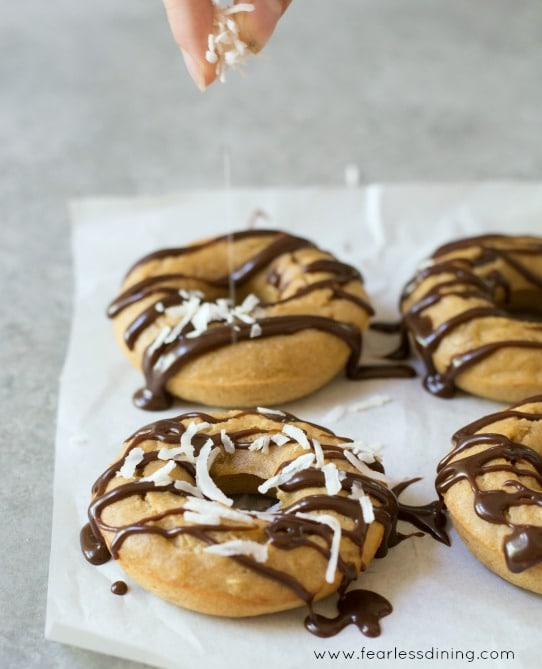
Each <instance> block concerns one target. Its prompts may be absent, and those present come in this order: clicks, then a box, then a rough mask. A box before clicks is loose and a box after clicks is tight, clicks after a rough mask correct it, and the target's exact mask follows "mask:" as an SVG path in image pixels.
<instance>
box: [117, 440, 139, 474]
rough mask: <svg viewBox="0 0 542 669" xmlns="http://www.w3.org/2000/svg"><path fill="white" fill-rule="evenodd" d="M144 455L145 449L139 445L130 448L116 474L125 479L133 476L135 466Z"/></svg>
mask: <svg viewBox="0 0 542 669" xmlns="http://www.w3.org/2000/svg"><path fill="white" fill-rule="evenodd" d="M144 455H145V451H144V450H143V449H142V448H140V447H139V446H137V447H136V448H132V450H131V451H130V452H129V453H128V455H127V456H126V457H125V458H124V464H123V465H122V467H121V468H120V469H119V470H118V472H117V476H122V478H125V479H131V478H133V477H134V474H135V470H136V467H137V465H138V464H139V463H140V462H141V461H142V460H143V456H144Z"/></svg>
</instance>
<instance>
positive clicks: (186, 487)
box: [173, 481, 203, 499]
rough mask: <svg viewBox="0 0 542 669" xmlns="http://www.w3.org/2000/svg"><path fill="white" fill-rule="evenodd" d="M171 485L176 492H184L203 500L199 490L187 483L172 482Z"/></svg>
mask: <svg viewBox="0 0 542 669" xmlns="http://www.w3.org/2000/svg"><path fill="white" fill-rule="evenodd" d="M173 485H174V487H175V488H176V489H177V490H180V491H181V492H186V493H188V494H189V495H194V497H197V498H199V499H203V495H202V492H201V490H200V489H199V488H197V487H196V486H195V485H193V484H192V483H189V482H188V481H174V483H173Z"/></svg>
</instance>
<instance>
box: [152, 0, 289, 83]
mask: <svg viewBox="0 0 542 669" xmlns="http://www.w3.org/2000/svg"><path fill="white" fill-rule="evenodd" d="M234 1H235V4H241V3H242V2H243V0H234ZM249 1H250V3H251V4H252V5H254V10H253V11H250V12H247V11H240V12H238V13H236V14H235V20H236V21H237V24H238V26H239V37H240V39H241V40H242V41H243V42H245V43H246V44H247V46H248V47H249V49H250V50H251V51H253V52H257V51H260V49H262V48H263V47H264V46H265V44H266V43H267V42H268V40H269V38H270V37H271V35H272V34H273V31H274V30H275V27H276V25H277V23H278V21H279V19H280V17H281V16H282V15H283V14H284V12H285V11H286V9H287V8H288V5H289V4H290V2H291V0H249ZM163 2H164V7H165V9H166V13H167V17H168V21H169V25H170V28H171V32H172V33H173V38H174V39H175V41H176V43H177V45H178V46H179V48H180V50H181V52H182V54H183V58H184V61H185V64H186V68H187V70H188V72H189V74H190V76H191V77H192V79H193V80H194V82H195V83H196V85H197V86H198V88H199V89H200V90H205V88H206V87H207V86H208V85H209V84H210V83H211V82H213V81H214V80H215V79H216V76H217V75H216V67H215V65H214V64H212V63H209V62H208V61H207V60H206V57H205V54H206V52H207V47H208V36H209V34H210V33H212V31H213V13H214V10H213V2H212V0H163Z"/></svg>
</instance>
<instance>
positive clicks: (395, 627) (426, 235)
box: [46, 182, 542, 669]
mask: <svg viewBox="0 0 542 669" xmlns="http://www.w3.org/2000/svg"><path fill="white" fill-rule="evenodd" d="M255 212H259V213H258V215H257V216H256V217H255V216H254V214H255ZM72 219H73V230H72V232H73V256H74V267H75V308H74V315H73V326H72V334H71V339H70V345H69V350H68V353H67V358H66V362H65V367H64V370H63V373H62V377H61V382H60V400H59V410H58V427H57V439H56V465H55V480H54V518H53V535H52V548H51V560H50V580H49V593H48V603H47V622H46V636H47V637H48V638H49V639H53V640H56V641H60V642H64V643H67V644H72V645H75V646H80V647H84V648H88V649H92V650H95V651H98V652H102V653H105V654H110V655H118V656H121V657H124V658H129V659H133V660H138V661H140V662H145V663H148V664H151V665H155V666H157V667H168V668H169V667H171V668H175V669H200V668H201V669H214V668H215V667H216V668H220V669H234V668H235V669H249V668H251V669H252V668H256V667H258V669H268V668H271V667H281V669H294V668H295V669H299V667H305V668H309V669H310V668H312V667H314V668H316V667H320V668H322V669H324V668H328V667H329V668H331V667H333V668H334V669H338V668H339V667H352V666H355V665H356V663H357V664H358V665H359V664H362V666H374V667H390V666H398V667H420V666H424V665H425V666H443V667H447V666H450V667H452V666H453V667H463V666H464V667H468V666H479V665H478V663H477V659H476V658H479V659H486V662H487V660H491V662H490V663H488V666H492V667H515V668H519V667H521V668H523V667H525V668H527V667H534V666H537V664H538V663H539V661H540V652H541V651H542V641H541V639H542V637H541V635H540V627H539V619H540V618H539V616H540V611H541V604H542V601H541V599H540V597H539V596H536V595H533V594H531V593H528V592H524V591H522V590H520V589H518V588H515V587H514V586H512V585H509V584H508V583H506V582H505V581H503V580H501V579H499V578H498V577H497V576H495V575H493V574H492V573H490V572H488V571H487V570H486V569H485V568H484V567H483V566H481V565H480V564H479V563H478V562H477V561H476V560H475V559H474V558H473V557H472V556H471V555H470V554H469V553H468V552H467V550H466V548H465V547H464V546H463V545H462V543H461V542H460V541H459V539H458V538H457V537H456V536H455V534H454V533H453V531H452V532H451V538H452V547H451V548H448V547H446V546H444V545H442V544H439V543H437V542H436V541H434V540H433V539H431V538H430V537H428V536H426V537H422V538H411V539H409V540H407V541H404V542H402V543H401V544H400V545H399V546H397V547H395V548H393V549H391V550H390V552H389V554H388V556H387V557H386V558H385V559H379V560H375V561H373V563H372V564H371V565H370V568H369V569H368V571H367V573H365V574H364V575H363V577H362V578H361V579H360V583H359V585H360V587H364V588H367V589H371V590H374V591H376V592H379V593H380V594H382V595H384V596H385V597H386V598H388V599H389V600H390V602H391V603H392V605H393V607H394V611H393V613H392V614H391V615H390V616H388V617H386V618H384V619H383V620H382V621H381V622H382V634H381V636H379V637H377V638H373V639H368V638H366V637H364V636H362V635H361V634H360V632H359V631H358V630H357V628H356V627H354V626H350V627H348V628H347V629H345V630H344V631H343V632H341V633H340V634H339V635H337V636H336V637H333V638H331V639H319V638H317V637H314V636H312V635H311V634H310V633H308V632H307V631H306V630H305V629H304V627H303V619H304V616H305V611H304V610H303V609H299V610H297V611H292V612H288V613H284V614H275V615H271V616H264V617H259V618H254V619H241V620H230V619H221V618H213V617H207V616H203V615H200V614H196V613H192V612H189V611H185V610H182V609H178V608H176V607H174V606H172V605H170V604H167V603H165V602H162V601H160V600H158V599H157V598H155V597H153V596H152V595H150V594H148V593H146V592H145V591H143V590H141V589H140V588H139V587H138V586H137V585H136V584H134V583H132V582H131V581H130V580H129V579H127V578H126V577H125V576H124V574H123V573H122V572H121V570H120V568H119V567H118V565H117V564H116V563H115V562H114V561H111V562H109V563H108V564H106V565H103V566H101V567H93V566H91V565H89V564H88V563H87V562H86V561H85V559H84V558H83V556H82V554H81V552H80V548H79V530H80V528H81V527H82V525H83V524H84V523H85V522H86V512H87V506H88V503H89V498H90V488H91V485H92V483H93V481H94V480H95V479H96V478H97V476H98V475H99V474H100V473H101V472H102V471H103V470H104V469H105V467H106V466H107V464H108V463H109V462H110V461H112V460H113V459H114V458H115V457H116V456H117V454H118V452H119V450H120V447H121V444H122V441H123V440H124V439H125V438H126V437H127V436H129V435H130V434H131V433H133V432H134V431H135V430H136V429H138V428H139V427H141V426H142V425H145V424H147V423H149V422H151V421H154V420H157V419H159V418H163V417H165V416H167V415H176V414H178V413H182V412H184V411H186V410H188V409H189V408H191V407H189V406H187V405H182V404H178V405H176V406H175V407H173V408H172V409H170V410H169V411H167V412H162V413H160V414H159V415H157V414H149V413H146V412H142V411H140V410H138V409H136V408H135V407H134V406H133V405H132V402H131V397H132V393H133V392H134V390H136V389H137V388H138V387H139V386H140V385H141V377H140V375H139V373H138V372H137V371H135V370H134V369H132V368H131V366H130V365H129V364H128V363H127V362H126V361H125V359H124V357H123V355H122V354H121V352H120V350H118V348H117V345H116V343H115V342H114V339H113V335H112V332H111V324H110V323H109V322H108V320H107V318H106V316H105V309H106V307H107V304H108V303H109V301H110V300H111V299H112V298H113V297H114V295H115V293H116V291H117V288H118V286H119V284H120V281H121V278H122V275H123V274H124V272H125V271H126V270H127V269H128V267H129V266H130V265H131V264H132V263H133V262H134V261H135V260H136V259H138V258H139V257H140V256H142V255H144V254H146V253H149V252H151V251H154V250H156V249H158V248H163V247H167V246H177V245H184V244H186V243H189V242H191V241H194V240H196V239H199V238H201V237H205V236H207V235H214V234H225V233H227V232H230V231H232V230H237V229H243V228H245V227H247V226H248V225H249V224H255V225H256V227H271V228H281V229H285V230H287V231H290V232H293V233H295V234H300V235H304V236H306V237H309V238H310V239H312V240H314V241H315V242H317V243H318V245H319V246H321V247H323V248H327V249H329V250H330V251H332V252H334V253H335V254H336V255H337V256H338V257H339V259H341V260H344V261H346V262H350V263H351V264H354V265H355V266H357V267H358V268H359V269H360V270H361V271H362V273H363V275H364V277H365V282H366V287H367V290H368V292H369V294H370V295H371V298H372V301H373V304H374V306H375V308H376V311H377V315H376V317H377V318H384V319H385V318H391V319H393V318H396V317H397V315H398V314H397V301H398V298H399V294H400V291H401V289H402V287H403V285H404V283H405V282H406V280H408V279H409V278H410V276H411V275H412V273H413V272H414V270H415V267H416V265H417V264H418V262H419V261H421V260H423V259H424V258H425V257H426V256H427V255H429V254H430V253H431V252H432V251H433V250H434V249H435V247H436V246H437V245H439V244H441V243H444V242H447V241H450V240H452V239H455V238H457V237H461V236H468V235H473V234H478V233H481V232H503V233H512V234H515V233H518V234H519V233H535V234H542V185H540V184H518V183H509V182H507V183H482V184H471V183H464V184H449V185H378V184H375V185H371V186H368V187H365V188H352V189H337V190H322V189H295V190H291V189H265V190H258V189H249V190H231V191H227V192H224V191H199V192H190V193H182V194H178V195H172V196H169V197H161V198H152V199H110V198H109V199H98V198H97V199H85V200H81V201H77V202H74V203H73V204H72ZM394 344H395V340H394V339H393V338H390V337H387V336H383V335H378V336H375V335H374V334H373V335H370V336H368V337H367V339H366V343H365V352H364V355H365V356H367V357H371V356H373V355H375V354H378V353H379V352H383V351H386V350H388V351H389V350H391V349H392V348H393V346H394ZM381 396H384V397H385V398H387V400H388V401H386V402H385V403H384V404H382V406H377V407H374V408H371V409H367V410H364V411H362V410H359V408H358V409H356V405H357V404H359V403H360V402H362V401H364V400H372V399H373V398H375V397H381ZM499 406H501V405H498V404H496V403H494V402H489V401H485V400H480V399H476V398H473V397H467V396H464V395H458V396H456V397H455V398H454V399H452V400H442V399H438V398H435V397H432V396H431V395H429V394H428V393H426V392H425V391H424V390H423V388H422V386H421V378H417V379H412V380H375V381H369V382H352V381H348V380H346V379H345V378H342V377H340V378H337V379H336V380H335V381H333V382H332V383H331V384H329V385H328V386H326V387H325V388H323V389H322V390H321V391H319V392H318V393H316V394H315V395H313V396H311V397H309V398H306V399H303V400H301V401H298V402H293V403H290V404H288V405H285V406H284V407H283V408H284V409H286V410H288V411H291V412H292V413H294V414H297V415H298V416H299V417H301V418H305V419H307V420H313V421H315V422H320V423H323V424H327V425H328V427H330V428H332V429H334V430H335V431H336V432H337V433H339V434H342V435H345V436H350V437H352V438H356V439H358V438H359V439H364V440H365V441H367V442H369V443H379V444H382V451H381V454H382V457H383V460H384V464H385V466H386V470H387V472H388V474H389V475H390V476H391V477H392V478H393V479H395V480H397V481H399V480H402V479H404V478H412V477H415V476H421V477H422V480H421V481H420V482H418V483H416V484H414V485H412V486H411V487H410V488H409V489H408V490H407V491H406V493H405V494H404V500H405V501H406V502H408V503H412V504H422V503H425V502H428V501H431V500H432V499H434V498H435V492H434V487H433V482H434V474H435V467H436V464H437V462H438V461H439V460H440V458H441V457H442V456H443V455H444V454H445V453H446V452H447V450H448V448H449V443H450V437H451V435H452V433H453V432H454V431H455V430H457V429H458V428H459V427H461V426H463V425H465V424H466V423H468V422H469V421H471V420H473V419H475V418H477V417H479V416H482V415H485V414H486V413H489V412H491V411H494V410H496V409H498V408H499ZM337 407H339V408H340V409H341V411H337ZM339 413H342V415H340V416H339V415H338V414H339ZM334 415H335V417H334ZM332 419H333V421H332ZM330 421H332V422H330ZM404 529H406V528H404ZM118 579H124V580H126V581H127V582H128V584H129V586H130V590H129V592H128V594H127V595H125V596H123V597H119V596H115V595H113V594H112V593H111V591H110V586H111V584H112V583H113V582H114V581H115V580H118ZM322 609H323V611H322V612H324V613H326V604H325V603H324V604H323V607H322ZM331 611H332V608H329V613H330V614H331ZM371 654H372V655H371ZM484 654H486V655H485V657H484ZM512 657H513V659H512Z"/></svg>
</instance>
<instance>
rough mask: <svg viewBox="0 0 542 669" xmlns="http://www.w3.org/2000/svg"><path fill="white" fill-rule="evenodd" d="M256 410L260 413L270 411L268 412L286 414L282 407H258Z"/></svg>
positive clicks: (277, 414)
mask: <svg viewBox="0 0 542 669" xmlns="http://www.w3.org/2000/svg"><path fill="white" fill-rule="evenodd" d="M256 411H257V412H258V413H268V414H275V415H276V416H286V414H285V413H284V411H281V410H280V409H268V408H267V407H258V408H257V409H256Z"/></svg>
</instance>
